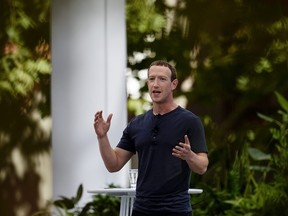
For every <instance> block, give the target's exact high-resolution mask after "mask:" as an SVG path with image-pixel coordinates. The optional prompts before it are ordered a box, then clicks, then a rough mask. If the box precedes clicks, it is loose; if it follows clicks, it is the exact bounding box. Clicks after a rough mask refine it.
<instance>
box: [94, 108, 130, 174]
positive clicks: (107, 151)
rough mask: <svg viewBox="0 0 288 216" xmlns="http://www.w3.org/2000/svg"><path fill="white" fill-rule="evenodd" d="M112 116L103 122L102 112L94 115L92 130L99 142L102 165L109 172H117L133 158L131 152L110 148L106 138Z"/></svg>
mask: <svg viewBox="0 0 288 216" xmlns="http://www.w3.org/2000/svg"><path fill="white" fill-rule="evenodd" d="M111 119H112V114H110V115H109V116H108V118H107V120H106V121H105V120H104V119H103V116H102V111H99V112H97V113H96V114H95V118H94V129H95V133H96V134H97V139H98V142H99V149H100V153H101V157H102V159H103V161H104V164H105V166H106V168H107V170H108V171H109V172H117V171H119V170H120V169H121V168H122V167H123V166H124V165H125V164H126V163H127V161H128V160H129V159H130V158H131V157H132V156H133V153H132V152H129V151H126V150H124V149H121V148H117V147H116V148H112V147H111V145H110V142H109V139H108V136H107V132H108V130H109V128H110V124H111Z"/></svg>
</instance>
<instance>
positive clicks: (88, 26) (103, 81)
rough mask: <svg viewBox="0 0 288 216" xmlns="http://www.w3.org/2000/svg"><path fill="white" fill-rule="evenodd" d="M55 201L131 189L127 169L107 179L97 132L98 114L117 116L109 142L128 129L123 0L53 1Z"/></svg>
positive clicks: (114, 144)
mask: <svg viewBox="0 0 288 216" xmlns="http://www.w3.org/2000/svg"><path fill="white" fill-rule="evenodd" d="M52 67H53V71H52V150H53V198H54V199H55V198H57V197H58V196H60V195H63V196H72V195H74V194H75V193H76V189H77V187H78V186H79V185H80V184H81V183H82V184H83V186H84V190H85V197H84V200H85V199H87V198H88V196H90V195H89V194H87V193H86V191H87V190H92V189H93V188H99V187H107V185H108V184H110V183H114V184H116V185H119V186H121V187H124V186H127V185H128V182H127V179H128V177H127V170H128V166H129V165H126V166H125V167H124V168H123V169H122V170H121V171H120V172H118V173H113V174H111V173H108V171H107V170H106V168H105V167H104V164H103V161H102V159H101V156H100V153H99V149H98V143H97V139H96V135H95V132H94V128H93V120H94V114H95V112H96V111H97V110H100V109H101V110H103V112H104V116H105V117H107V115H108V114H109V113H113V114H114V115H113V119H112V125H111V127H110V131H109V137H110V141H111V144H112V146H116V144H117V143H118V141H119V139H120V137H121V135H122V131H123V129H124V127H125V126H126V123H127V122H126V121H127V109H126V88H125V86H126V84H125V71H126V28H125V0H85V1H81V0H53V1H52Z"/></svg>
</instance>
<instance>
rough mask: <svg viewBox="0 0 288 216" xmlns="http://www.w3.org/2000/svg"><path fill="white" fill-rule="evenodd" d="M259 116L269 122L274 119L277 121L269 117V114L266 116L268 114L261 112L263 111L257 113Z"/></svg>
mask: <svg viewBox="0 0 288 216" xmlns="http://www.w3.org/2000/svg"><path fill="white" fill-rule="evenodd" d="M257 116H258V117H259V118H262V119H264V120H265V121H267V122H274V121H275V120H274V119H273V118H271V117H269V116H266V115H263V114H261V113H257Z"/></svg>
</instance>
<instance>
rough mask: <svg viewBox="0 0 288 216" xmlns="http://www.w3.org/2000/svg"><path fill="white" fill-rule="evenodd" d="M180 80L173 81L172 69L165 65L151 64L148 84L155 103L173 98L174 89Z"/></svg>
mask: <svg viewBox="0 0 288 216" xmlns="http://www.w3.org/2000/svg"><path fill="white" fill-rule="evenodd" d="M177 84H178V80H177V79H175V80H173V81H171V71H170V69H169V68H168V67H165V66H158V65H157V66H156V65H154V66H151V67H150V70H149V72H148V79H147V85H148V90H149V94H150V97H151V99H152V101H153V102H155V103H165V102H166V101H168V100H171V99H173V90H174V89H175V88H176V87H177Z"/></svg>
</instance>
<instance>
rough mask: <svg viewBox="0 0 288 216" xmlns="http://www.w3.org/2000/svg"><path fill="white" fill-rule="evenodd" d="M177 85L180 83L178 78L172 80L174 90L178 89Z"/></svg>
mask: <svg viewBox="0 0 288 216" xmlns="http://www.w3.org/2000/svg"><path fill="white" fill-rule="evenodd" d="M177 85H178V79H174V80H173V81H172V89H173V90H174V89H176V87H177Z"/></svg>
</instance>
